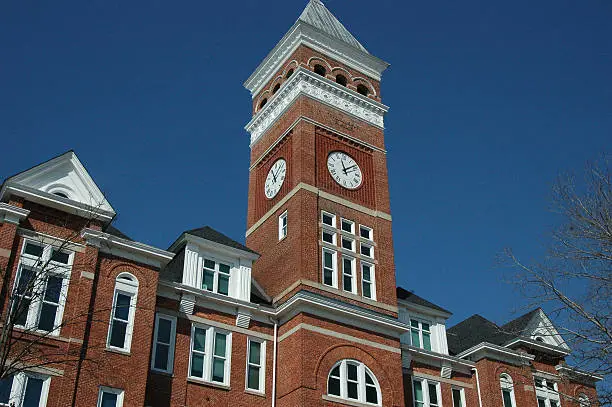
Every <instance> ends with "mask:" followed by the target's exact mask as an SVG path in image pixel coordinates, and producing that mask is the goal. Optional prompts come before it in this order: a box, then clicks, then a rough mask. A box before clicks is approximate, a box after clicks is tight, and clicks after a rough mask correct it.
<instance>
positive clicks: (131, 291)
mask: <svg viewBox="0 0 612 407" xmlns="http://www.w3.org/2000/svg"><path fill="white" fill-rule="evenodd" d="M119 294H122V295H125V296H127V297H130V309H129V310H128V320H127V327H126V329H125V340H124V343H123V347H118V346H114V345H111V337H112V329H113V321H114V320H115V310H116V307H117V297H118V295H119ZM137 300H138V279H137V278H136V277H135V276H134V275H133V274H131V273H128V272H121V273H119V274H118V275H117V278H116V279H115V290H114V291H113V306H112V308H111V312H110V321H109V324H108V333H107V336H106V347H107V348H108V349H114V350H118V351H121V352H129V351H130V349H131V348H132V335H133V333H134V320H135V318H136V304H137Z"/></svg>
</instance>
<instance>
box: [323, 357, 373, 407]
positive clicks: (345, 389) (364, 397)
mask: <svg viewBox="0 0 612 407" xmlns="http://www.w3.org/2000/svg"><path fill="white" fill-rule="evenodd" d="M327 395H328V396H332V397H339V398H341V399H344V400H353V401H358V402H360V403H366V404H371V405H374V406H380V405H382V397H381V394H380V386H379V385H378V381H377V380H376V377H375V376H374V374H373V373H372V371H371V370H370V369H368V367H367V366H366V365H364V364H363V363H361V362H358V361H356V360H346V359H345V360H342V361H340V362H338V363H336V365H335V366H334V367H333V368H332V369H331V371H330V372H329V376H328V378H327Z"/></svg>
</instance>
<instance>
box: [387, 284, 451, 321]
mask: <svg viewBox="0 0 612 407" xmlns="http://www.w3.org/2000/svg"><path fill="white" fill-rule="evenodd" d="M396 293H397V298H398V299H400V300H404V301H406V302H411V303H413V304H416V305H420V306H422V307H427V308H432V309H435V310H438V311H442V312H447V313H449V314H452V312H450V311H447V310H445V309H444V308H442V307H440V306H438V305H436V304H434V303H431V302H429V301H427V300H426V299H424V298H421V297H419V296H418V295H416V294H415V293H413V292H410V291H408V290H405V289H403V288H402V287H397V289H396Z"/></svg>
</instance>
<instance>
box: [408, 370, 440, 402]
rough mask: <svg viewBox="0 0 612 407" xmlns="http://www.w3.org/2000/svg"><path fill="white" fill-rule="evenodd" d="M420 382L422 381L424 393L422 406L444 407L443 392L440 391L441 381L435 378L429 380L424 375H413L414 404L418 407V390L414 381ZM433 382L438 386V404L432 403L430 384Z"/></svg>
mask: <svg viewBox="0 0 612 407" xmlns="http://www.w3.org/2000/svg"><path fill="white" fill-rule="evenodd" d="M416 382H419V383H421V391H422V393H423V401H421V402H419V403H422V404H423V406H422V407H442V397H441V396H442V394H441V393H442V392H441V391H440V382H437V381H434V380H428V379H425V378H422V377H414V376H413V377H412V403H413V404H412V405H413V406H414V407H418V405H417V399H416V391H415V390H414V383H416ZM430 384H432V385H434V386H435V388H436V399H437V401H438V403H437V404H431V398H430V395H429V385H430Z"/></svg>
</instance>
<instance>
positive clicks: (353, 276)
mask: <svg viewBox="0 0 612 407" xmlns="http://www.w3.org/2000/svg"><path fill="white" fill-rule="evenodd" d="M344 260H349V261H350V262H351V274H350V276H351V289H350V290H346V289H345V288H344V276H345V275H347V276H348V275H349V274H347V273H345V272H344ZM356 268H357V261H356V259H355V258H354V257H349V256H342V264H341V269H342V291H344V292H347V293H352V294H357V276H356V274H357V272H356Z"/></svg>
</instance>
